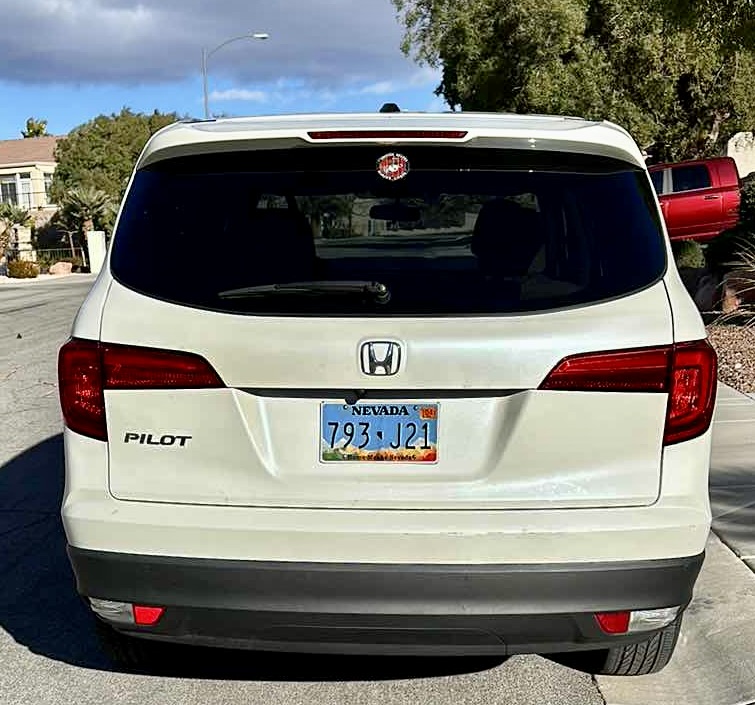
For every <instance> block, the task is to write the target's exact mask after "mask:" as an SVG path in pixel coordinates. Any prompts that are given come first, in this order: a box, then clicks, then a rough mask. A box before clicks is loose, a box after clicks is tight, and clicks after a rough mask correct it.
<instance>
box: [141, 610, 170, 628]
mask: <svg viewBox="0 0 755 705" xmlns="http://www.w3.org/2000/svg"><path fill="white" fill-rule="evenodd" d="M164 612H165V607H145V606H144V605H134V621H135V622H136V623H137V624H140V625H142V626H143V627H151V626H152V625H153V624H157V622H158V620H159V619H160V617H162V616H163V613H164Z"/></svg>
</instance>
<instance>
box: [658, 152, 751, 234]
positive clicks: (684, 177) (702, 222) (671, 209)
mask: <svg viewBox="0 0 755 705" xmlns="http://www.w3.org/2000/svg"><path fill="white" fill-rule="evenodd" d="M649 171H650V177H651V178H652V180H653V186H655V190H656V193H657V194H658V199H659V200H660V202H661V208H662V209H663V217H664V218H665V220H666V227H667V228H668V231H669V237H670V238H671V239H672V240H700V241H705V240H710V239H712V238H714V237H716V236H717V235H720V234H721V233H722V232H723V231H724V230H728V229H729V228H732V227H734V226H735V225H736V224H737V223H738V221H739V202H740V183H739V172H738V171H737V165H736V163H735V162H734V160H733V159H732V158H731V157H716V158H715V159H703V160H699V161H691V162H680V163H678V164H656V165H654V166H651V167H649Z"/></svg>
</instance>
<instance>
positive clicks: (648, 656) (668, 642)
mask: <svg viewBox="0 0 755 705" xmlns="http://www.w3.org/2000/svg"><path fill="white" fill-rule="evenodd" d="M681 626H682V618H681V615H680V616H679V617H677V618H676V619H675V620H674V621H673V622H672V623H671V624H669V625H668V626H667V627H665V628H664V629H661V631H659V632H656V633H655V634H652V635H651V636H649V637H648V638H647V639H646V640H645V641H641V642H640V643H639V644H629V645H627V646H617V647H616V648H614V649H609V650H608V655H607V656H606V660H605V663H604V664H603V666H602V668H601V669H600V670H599V671H598V673H600V674H602V675H606V676H644V675H647V674H649V673H658V671H660V670H661V669H663V668H664V667H665V666H666V664H668V662H669V661H670V660H671V656H672V654H673V653H674V647H675V646H676V641H677V639H678V638H679V632H680V630H681Z"/></svg>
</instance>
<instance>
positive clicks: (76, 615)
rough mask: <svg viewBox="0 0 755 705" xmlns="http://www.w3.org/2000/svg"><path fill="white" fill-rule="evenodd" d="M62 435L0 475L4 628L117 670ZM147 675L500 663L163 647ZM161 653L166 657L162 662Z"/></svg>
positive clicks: (349, 676)
mask: <svg viewBox="0 0 755 705" xmlns="http://www.w3.org/2000/svg"><path fill="white" fill-rule="evenodd" d="M63 484H64V472H63V438H62V435H57V436H53V437H52V438H49V439H47V440H46V441H43V442H42V443H39V444H38V445H36V446H34V447H32V448H29V449H28V450H26V451H24V452H23V453H21V454H20V455H18V456H16V457H15V458H13V459H11V460H10V461H9V462H7V463H6V464H5V465H3V466H0V629H3V630H5V631H6V632H7V633H8V634H10V636H11V637H12V638H13V639H14V640H15V641H16V642H17V643H19V644H21V645H23V646H25V647H26V648H28V649H29V650H30V651H32V652H33V653H36V654H40V655H42V656H45V657H47V658H50V659H54V660H56V661H63V662H65V663H69V664H72V665H75V666H79V667H83V668H91V669H99V670H108V671H112V670H116V669H114V667H113V665H112V664H111V663H110V662H109V660H108V659H107V658H106V657H105V656H104V655H103V653H102V652H101V650H100V647H99V644H98V642H97V639H96V636H95V632H94V624H93V620H94V618H93V617H92V615H91V613H90V611H89V609H88V607H86V605H85V604H84V602H83V601H82V600H81V598H79V596H78V595H77V593H76V589H75V582H74V578H73V574H72V572H71V568H70V566H69V563H68V558H67V556H66V550H65V547H66V541H65V536H64V533H63V526H62V523H61V520H60V513H59V512H60V502H61V498H62V494H63ZM159 652H160V655H161V658H160V659H159V663H156V664H155V668H154V669H150V674H151V675H159V676H170V677H177V678H178V677H180V678H207V679H225V680H264V681H319V682H322V681H354V680H360V681H363V680H372V681H375V680H395V679H413V678H431V677H438V676H449V675H460V674H468V673H476V672H480V671H484V670H488V669H491V668H495V667H496V666H499V665H500V664H501V663H502V662H503V660H504V659H502V658H497V657H486V658H450V657H448V658H445V657H443V658H425V657H412V658H390V657H371V656H341V655H338V656H330V655H309V654H307V655H302V654H274V653H260V652H248V651H228V650H220V649H207V648H187V647H174V646H164V647H162V646H161V647H160V649H159ZM163 653H164V658H162V655H163Z"/></svg>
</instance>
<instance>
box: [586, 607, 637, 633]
mask: <svg viewBox="0 0 755 705" xmlns="http://www.w3.org/2000/svg"><path fill="white" fill-rule="evenodd" d="M631 618H632V615H631V613H630V612H596V613H595V619H597V620H598V624H599V625H600V628H601V629H602V630H603V631H604V632H605V633H606V634H626V633H627V632H628V631H629V620H630V619H631Z"/></svg>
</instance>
